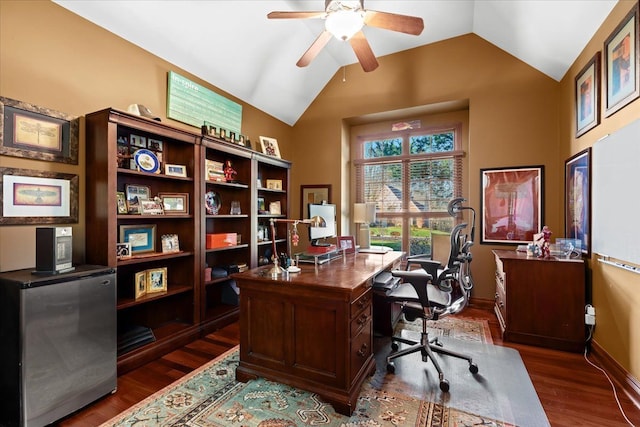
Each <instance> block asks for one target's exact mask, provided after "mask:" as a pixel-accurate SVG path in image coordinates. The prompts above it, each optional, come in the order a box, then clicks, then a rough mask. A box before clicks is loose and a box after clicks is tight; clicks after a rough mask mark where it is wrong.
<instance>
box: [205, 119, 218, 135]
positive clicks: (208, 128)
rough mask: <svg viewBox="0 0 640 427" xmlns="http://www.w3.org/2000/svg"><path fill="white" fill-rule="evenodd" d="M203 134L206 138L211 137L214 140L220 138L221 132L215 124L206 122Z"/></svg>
mask: <svg viewBox="0 0 640 427" xmlns="http://www.w3.org/2000/svg"><path fill="white" fill-rule="evenodd" d="M202 134H203V135H205V136H211V137H213V138H219V137H220V131H219V130H218V127H217V126H215V125H214V124H213V123H209V122H206V121H205V122H204V125H202Z"/></svg>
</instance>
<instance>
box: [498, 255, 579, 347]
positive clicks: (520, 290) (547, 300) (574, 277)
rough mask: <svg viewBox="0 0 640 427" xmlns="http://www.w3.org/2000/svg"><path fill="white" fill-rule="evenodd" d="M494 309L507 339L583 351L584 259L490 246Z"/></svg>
mask: <svg viewBox="0 0 640 427" xmlns="http://www.w3.org/2000/svg"><path fill="white" fill-rule="evenodd" d="M493 254H494V255H495V259H496V302H495V313H496V316H497V317H498V321H499V322H500V328H501V329H502V337H503V339H504V340H505V341H512V342H517V343H522V344H529V345H537V346H540V347H549V348H555V349H558V350H565V351H575V352H581V351H584V345H585V326H584V313H585V288H586V283H585V264H584V261H583V260H582V259H566V260H565V259H563V260H557V259H540V258H536V257H527V255H526V254H524V253H519V252H516V251H514V250H510V251H507V250H494V251H493Z"/></svg>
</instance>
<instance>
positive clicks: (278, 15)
mask: <svg viewBox="0 0 640 427" xmlns="http://www.w3.org/2000/svg"><path fill="white" fill-rule="evenodd" d="M326 14H327V12H325V11H322V12H270V13H269V14H268V15H267V18H269V19H310V18H322V17H323V16H324V15H326Z"/></svg>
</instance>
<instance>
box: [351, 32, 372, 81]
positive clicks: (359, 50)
mask: <svg viewBox="0 0 640 427" xmlns="http://www.w3.org/2000/svg"><path fill="white" fill-rule="evenodd" d="M349 43H351V47H352V48H353V51H354V52H355V54H356V56H357V57H358V61H360V65H362V69H363V70H364V71H366V72H369V71H373V70H375V69H376V68H378V61H377V60H376V56H375V55H374V54H373V50H371V46H369V42H368V41H367V38H366V37H365V36H364V33H363V32H362V31H358V32H357V33H356V34H355V35H354V36H353V37H351V38H350V39H349Z"/></svg>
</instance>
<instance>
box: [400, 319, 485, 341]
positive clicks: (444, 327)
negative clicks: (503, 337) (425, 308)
mask: <svg viewBox="0 0 640 427" xmlns="http://www.w3.org/2000/svg"><path fill="white" fill-rule="evenodd" d="M400 329H406V330H409V331H415V332H422V320H415V321H413V322H407V321H406V320H404V317H402V318H401V320H400V322H398V324H397V325H396V328H395V334H399V333H400ZM427 332H429V336H430V337H432V338H433V337H436V336H437V337H450V338H455V339H458V340H464V341H472V342H481V343H484V344H493V340H492V339H491V330H490V329H489V322H488V321H487V320H485V319H470V318H464V319H460V318H456V317H444V318H442V319H440V320H428V321H427Z"/></svg>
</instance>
